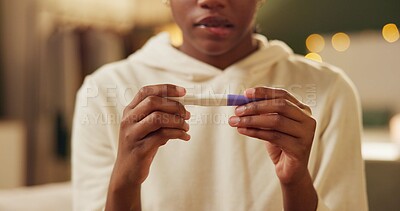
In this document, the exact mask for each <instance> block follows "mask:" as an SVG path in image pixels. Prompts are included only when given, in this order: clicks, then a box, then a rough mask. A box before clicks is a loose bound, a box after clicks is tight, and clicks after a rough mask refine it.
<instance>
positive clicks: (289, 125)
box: [229, 113, 307, 138]
mask: <svg viewBox="0 0 400 211" xmlns="http://www.w3.org/2000/svg"><path fill="white" fill-rule="evenodd" d="M229 124H230V125H231V126H232V127H239V128H258V129H267V130H275V131H278V132H281V133H284V134H287V135H289V136H292V137H294V138H300V137H303V136H304V135H305V134H304V133H305V131H307V130H304V126H303V125H302V124H301V123H299V122H297V121H294V120H292V119H290V118H287V117H285V116H282V115H280V114H277V113H271V114H264V115H254V116H243V117H237V116H233V117H230V118H229Z"/></svg>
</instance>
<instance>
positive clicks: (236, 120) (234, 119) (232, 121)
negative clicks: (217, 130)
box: [229, 116, 240, 126]
mask: <svg viewBox="0 0 400 211" xmlns="http://www.w3.org/2000/svg"><path fill="white" fill-rule="evenodd" d="M239 122H240V117H237V116H233V117H231V118H229V123H230V124H231V125H234V126H235V125H238V124H239Z"/></svg>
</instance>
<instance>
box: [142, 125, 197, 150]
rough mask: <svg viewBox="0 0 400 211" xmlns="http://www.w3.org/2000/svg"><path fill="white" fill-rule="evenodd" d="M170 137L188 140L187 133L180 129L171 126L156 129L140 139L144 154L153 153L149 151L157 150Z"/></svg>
mask: <svg viewBox="0 0 400 211" xmlns="http://www.w3.org/2000/svg"><path fill="white" fill-rule="evenodd" d="M171 139H180V140H183V141H189V140H190V135H189V134H187V133H186V132H185V131H184V130H180V129H173V128H161V129H158V130H156V131H154V132H152V133H150V134H149V135H147V136H146V137H145V138H144V139H142V140H141V145H142V146H143V154H144V156H146V155H149V156H152V155H154V154H155V153H151V152H155V151H157V150H158V148H159V147H160V146H163V145H165V144H166V143H167V142H168V141H169V140H171Z"/></svg>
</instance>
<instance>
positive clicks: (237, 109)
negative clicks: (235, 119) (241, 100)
mask: <svg viewBox="0 0 400 211" xmlns="http://www.w3.org/2000/svg"><path fill="white" fill-rule="evenodd" d="M245 110H246V106H239V107H237V108H236V109H235V111H236V114H243V113H244V111H245Z"/></svg>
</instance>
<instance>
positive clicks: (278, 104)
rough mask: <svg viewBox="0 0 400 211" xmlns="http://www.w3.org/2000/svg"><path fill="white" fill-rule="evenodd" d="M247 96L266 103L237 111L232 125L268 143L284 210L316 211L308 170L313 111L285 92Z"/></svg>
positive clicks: (260, 89) (248, 92)
mask: <svg viewBox="0 0 400 211" xmlns="http://www.w3.org/2000/svg"><path fill="white" fill-rule="evenodd" d="M245 96H246V97H248V98H265V99H266V100H262V101H257V102H252V103H248V104H246V105H243V106H239V107H237V108H236V110H235V114H236V116H233V117H231V118H230V119H229V124H230V125H231V126H233V127H237V130H238V132H239V133H241V134H243V135H247V136H250V137H254V138H259V139H262V140H264V141H265V146H266V148H267V151H268V154H269V156H270V157H271V159H272V161H273V163H274V164H275V171H276V174H277V176H278V178H279V180H280V182H281V187H282V190H283V194H284V203H285V210H292V208H295V209H300V210H302V208H304V209H303V210H312V209H315V208H316V203H317V200H318V199H317V195H316V192H315V189H314V187H313V184H312V179H311V176H310V174H309V172H308V169H307V165H308V159H309V156H310V152H311V146H312V142H313V139H314V133H315V128H316V121H315V119H313V117H312V116H311V109H310V108H309V107H308V106H306V105H305V104H303V103H301V102H300V101H298V100H297V99H296V98H295V97H294V96H293V95H291V94H290V93H288V92H287V91H285V90H283V89H273V88H264V87H258V88H251V89H247V90H246V91H245ZM299 194H300V195H301V196H299ZM307 201H308V202H309V203H306V202H307ZM308 205H309V206H308Z"/></svg>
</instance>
